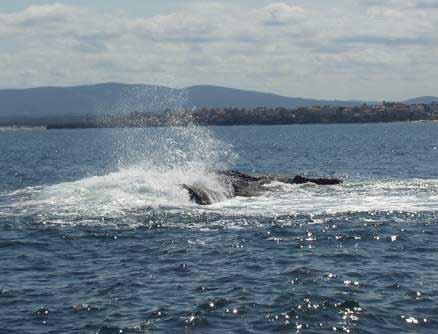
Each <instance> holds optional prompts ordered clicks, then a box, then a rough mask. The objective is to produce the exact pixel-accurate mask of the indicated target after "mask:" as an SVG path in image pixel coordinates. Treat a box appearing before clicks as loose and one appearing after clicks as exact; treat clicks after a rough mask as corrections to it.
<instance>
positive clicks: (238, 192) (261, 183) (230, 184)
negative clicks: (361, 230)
mask: <svg viewBox="0 0 438 334" xmlns="http://www.w3.org/2000/svg"><path fill="white" fill-rule="evenodd" d="M216 175H217V177H218V178H219V179H220V181H221V182H222V183H223V184H224V185H225V188H226V189H229V191H228V193H227V194H225V197H226V198H232V197H236V196H241V197H254V196H259V195H261V194H263V193H265V192H266V191H268V188H267V187H266V186H265V185H266V184H269V183H271V182H274V181H277V182H282V183H288V184H303V183H314V184H317V185H337V184H340V183H342V181H341V180H339V179H334V178H307V177H304V176H300V175H296V176H295V177H293V178H290V177H285V176H274V175H262V176H254V175H249V174H244V173H241V172H238V171H233V170H226V171H217V172H216ZM182 187H183V189H185V190H186V191H187V192H188V194H189V198H190V200H191V201H192V202H194V203H196V204H199V205H209V204H213V203H216V202H219V201H220V200H221V199H223V198H224V194H222V193H220V192H218V191H215V190H213V189H208V188H205V187H202V186H198V185H187V184H183V185H182Z"/></svg>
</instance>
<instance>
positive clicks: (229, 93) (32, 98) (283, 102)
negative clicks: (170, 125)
mask: <svg viewBox="0 0 438 334" xmlns="http://www.w3.org/2000/svg"><path fill="white" fill-rule="evenodd" d="M406 101H408V102H411V103H423V102H421V101H438V98H436V97H433V96H424V97H418V98H413V99H409V100H406ZM406 101H405V102H406ZM363 103H369V104H375V103H376V102H372V101H360V100H347V101H342V100H321V99H312V98H301V97H287V96H282V95H279V94H275V93H269V92H258V91H251V90H244V89H236V88H229V87H222V86H214V85H194V86H190V87H187V88H182V89H178V88H170V87H166V86H161V85H148V84H123V83H117V82H105V83H98V84H89V85H79V86H63V87H56V86H46V87H34V88H25V89H2V90H0V121H1V122H2V123H3V124H4V123H8V122H14V121H21V122H25V121H30V120H35V121H37V120H42V119H51V120H68V121H71V120H77V119H83V118H85V117H91V118H93V117H105V116H114V115H126V114H129V113H132V112H162V111H164V110H175V109H179V108H202V107H207V108H226V107H236V108H256V107H268V108H275V107H284V108H298V107H311V106H316V105H332V106H336V107H342V106H344V107H353V106H358V105H361V104H363Z"/></svg>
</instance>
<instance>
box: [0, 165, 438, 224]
mask: <svg viewBox="0 0 438 334" xmlns="http://www.w3.org/2000/svg"><path fill="white" fill-rule="evenodd" d="M182 184H200V185H202V186H204V187H206V188H208V189H213V190H215V191H219V192H222V193H223V194H224V198H225V193H226V192H227V189H224V187H223V185H222V183H221V182H220V180H218V178H217V177H216V176H215V175H214V174H212V173H209V172H208V171H206V170H205V169H201V168H186V169H182V170H181V169H168V170H156V169H148V168H145V167H144V166H136V167H131V168H127V169H121V170H120V171H119V172H116V173H111V174H108V175H105V176H95V177H90V178H86V179H83V180H79V181H76V182H66V183H60V184H57V185H53V186H47V187H37V188H27V189H23V190H22V191H20V192H17V191H16V192H14V193H12V194H9V195H10V200H9V201H8V199H7V197H8V195H6V197H5V198H6V201H4V202H5V203H6V204H4V205H3V206H2V207H0V213H2V214H3V215H5V214H7V213H9V214H14V215H17V214H24V215H29V214H32V215H34V214H44V215H45V216H56V217H57V219H59V217H78V218H81V217H108V216H109V217H115V216H124V215H127V214H128V213H129V212H130V211H132V210H141V209H144V208H150V207H152V208H157V209H163V210H170V209H171V210H172V212H184V213H190V212H192V213H200V212H201V213H202V212H212V213H213V212H214V213H219V214H221V215H224V216H228V215H233V216H235V215H238V216H239V215H240V216H260V215H261V216H279V215H294V214H309V215H318V214H324V213H327V214H336V213H344V212H371V211H405V212H420V211H437V210H438V180H404V181H394V180H392V181H391V180H386V181H372V180H370V181H366V182H352V181H350V182H346V183H344V184H342V185H339V186H317V185H313V184H304V185H289V184H282V183H278V182H276V183H273V184H271V185H269V188H270V190H269V191H268V192H266V193H265V194H263V195H262V196H259V197H251V198H243V197H236V198H232V199H227V200H224V201H222V202H218V203H215V204H213V205H210V206H205V207H204V206H199V205H196V204H194V203H191V202H190V200H189V196H188V193H187V191H186V190H184V189H183V188H182V187H181V185H182ZM8 202H9V203H8Z"/></svg>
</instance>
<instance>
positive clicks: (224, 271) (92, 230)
mask: <svg viewBox="0 0 438 334" xmlns="http://www.w3.org/2000/svg"><path fill="white" fill-rule="evenodd" d="M437 167H438V124H433V123H409V124H408V123H406V124H356V125H292V126H248V127H212V128H197V127H188V128H149V129H87V130H53V131H14V132H8V131H3V132H0V333H1V334H3V333H337V332H338V333H438V243H437V235H438V168H437ZM227 168H233V169H237V170H240V171H243V172H249V173H255V174H278V175H287V176H293V175H295V174H302V175H307V176H321V177H322V176H331V177H339V178H342V179H343V180H344V183H343V184H342V185H339V186H328V187H319V186H316V185H310V184H305V185H285V184H281V183H274V184H271V185H269V191H267V192H266V193H265V194H263V195H262V196H260V197H254V198H233V199H228V200H224V201H221V202H218V203H215V204H213V205H210V206H205V207H201V206H198V205H196V204H193V203H191V202H190V201H189V199H188V195H187V193H186V192H185V191H184V190H183V189H182V188H181V186H180V185H181V184H183V183H188V184H203V185H204V186H206V187H209V188H212V189H215V190H216V191H219V192H222V191H224V190H223V189H222V187H223V186H222V184H221V182H220V181H219V180H217V178H216V177H215V176H214V174H213V173H211V171H212V170H214V169H227Z"/></svg>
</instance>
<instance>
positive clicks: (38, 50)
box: [0, 0, 438, 99]
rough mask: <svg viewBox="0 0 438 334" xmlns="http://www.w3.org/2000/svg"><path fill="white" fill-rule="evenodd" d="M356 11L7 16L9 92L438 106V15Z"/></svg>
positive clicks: (1, 33) (0, 24)
mask: <svg viewBox="0 0 438 334" xmlns="http://www.w3.org/2000/svg"><path fill="white" fill-rule="evenodd" d="M339 3H341V2H340V1H339ZM357 3H358V2H355V4H352V5H345V3H344V5H342V6H340V5H339V6H332V7H328V6H325V7H315V6H313V7H307V6H305V5H302V6H299V5H294V4H291V3H272V4H270V5H268V6H265V7H261V8H247V7H244V6H238V5H224V4H221V3H212V2H196V3H189V4H187V5H186V6H185V7H183V8H180V9H178V10H176V11H175V12H173V13H170V14H167V15H157V16H153V17H137V18H132V17H129V16H128V15H125V14H123V13H109V14H108V13H107V14H100V13H96V12H93V11H90V10H89V9H87V8H85V7H78V6H66V5H61V4H52V5H44V6H30V7H28V8H27V9H25V10H23V11H21V12H17V13H8V14H6V13H1V12H0V73H2V76H0V86H2V87H11V86H12V87H28V86H37V85H71V84H81V83H90V82H101V81H122V82H144V83H157V84H165V85H172V86H179V87H181V86H186V85H191V84H199V83H211V84H220V85H227V86H235V87H241V88H249V89H259V90H268V91H274V92H278V93H282V94H287V95H294V96H311V97H324V98H353V97H357V98H372V99H381V98H401V97H405V96H414V95H420V94H437V93H438V92H434V91H433V89H434V88H435V87H437V86H438V62H437V60H436V59H438V57H437V56H438V42H437V37H436V36H438V10H434V9H433V8H432V9H431V7H430V6H429V5H427V6H426V5H425V4H426V3H425V1H414V0H410V1H407V0H388V1H380V2H377V1H370V0H368V1H366V0H363V1H361V2H360V3H361V4H360V5H357ZM406 78H409V80H407V79H406ZM403 80H404V81H403ZM402 81H403V82H402ZM424 82H428V84H427V85H425V84H424Z"/></svg>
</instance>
